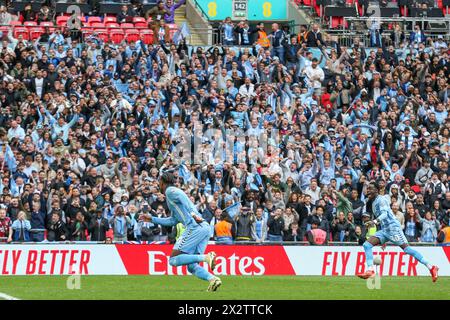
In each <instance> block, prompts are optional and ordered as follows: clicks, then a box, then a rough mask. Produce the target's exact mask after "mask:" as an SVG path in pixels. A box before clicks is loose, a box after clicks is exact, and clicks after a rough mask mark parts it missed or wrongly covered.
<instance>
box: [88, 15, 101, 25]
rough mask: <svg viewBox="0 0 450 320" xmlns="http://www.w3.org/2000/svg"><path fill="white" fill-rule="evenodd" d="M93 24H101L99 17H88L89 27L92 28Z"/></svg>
mask: <svg viewBox="0 0 450 320" xmlns="http://www.w3.org/2000/svg"><path fill="white" fill-rule="evenodd" d="M94 22H102V18H100V17H89V18H88V19H87V23H88V25H89V26H92V24H93V23H94Z"/></svg>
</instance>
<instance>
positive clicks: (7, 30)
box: [0, 26, 10, 34]
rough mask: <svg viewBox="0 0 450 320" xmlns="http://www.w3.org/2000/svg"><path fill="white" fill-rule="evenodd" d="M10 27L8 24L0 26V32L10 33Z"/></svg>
mask: <svg viewBox="0 0 450 320" xmlns="http://www.w3.org/2000/svg"><path fill="white" fill-rule="evenodd" d="M9 29H10V27H8V26H0V32H2V33H3V34H8V32H9Z"/></svg>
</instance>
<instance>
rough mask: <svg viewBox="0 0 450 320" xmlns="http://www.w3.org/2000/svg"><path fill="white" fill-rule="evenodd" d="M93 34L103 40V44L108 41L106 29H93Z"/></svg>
mask: <svg viewBox="0 0 450 320" xmlns="http://www.w3.org/2000/svg"><path fill="white" fill-rule="evenodd" d="M94 32H97V33H98V37H99V38H100V39H102V40H103V42H108V41H109V30H107V29H94Z"/></svg>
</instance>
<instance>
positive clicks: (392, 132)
mask: <svg viewBox="0 0 450 320" xmlns="http://www.w3.org/2000/svg"><path fill="white" fill-rule="evenodd" d="M172 4H173V2H172ZM157 10H158V9H155V12H156V11H157ZM160 14H162V13H158V15H160ZM0 17H1V12H0ZM118 19H121V17H120V15H119V16H118ZM124 19H125V20H126V17H125V18H124ZM265 27H267V26H265V25H264V24H259V25H257V27H256V28H255V29H254V30H250V27H249V24H248V23H247V22H241V23H238V24H236V25H235V24H233V23H232V22H231V20H229V19H227V20H226V21H225V22H224V24H223V28H224V32H225V37H224V41H226V43H224V45H223V46H212V47H194V46H190V45H187V44H186V43H185V41H184V40H182V41H181V42H180V43H179V44H177V45H175V44H173V43H171V40H170V39H166V40H161V41H160V43H158V44H155V45H145V44H144V43H142V42H141V41H137V42H131V43H127V42H124V43H122V44H119V45H114V44H112V43H103V42H102V41H101V39H99V38H96V37H95V36H91V37H88V38H85V39H83V41H78V39H71V38H70V33H69V34H66V33H61V32H58V31H55V33H53V34H51V35H49V36H48V37H44V38H43V37H41V38H39V39H37V40H36V41H33V42H31V41H25V40H23V39H21V38H20V37H19V38H18V39H15V38H13V36H12V34H11V33H9V34H4V35H3V39H2V42H1V47H0V81H1V82H0V177H1V179H0V206H1V208H0V237H1V238H2V239H4V240H5V241H43V240H44V239H46V240H48V241H65V240H72V241H85V240H91V241H105V240H107V238H108V237H110V238H111V239H113V240H114V241H129V240H146V241H167V240H173V239H176V238H177V237H178V236H179V235H180V233H181V232H182V231H183V228H182V226H176V227H174V228H165V227H160V226H156V225H154V224H152V223H151V222H150V219H149V218H148V215H149V214H152V215H157V216H169V215H170V212H169V211H168V209H167V205H166V203H165V196H164V194H161V193H160V192H159V182H158V177H159V175H160V174H161V172H163V171H166V170H171V171H172V172H173V173H174V174H175V175H176V181H177V183H176V185H177V186H179V187H180V188H182V189H183V190H185V192H186V193H187V194H189V195H190V197H191V199H192V201H193V202H194V203H195V204H196V205H197V207H198V210H199V212H200V213H201V214H202V217H203V218H204V219H206V220H207V221H208V222H209V223H210V224H211V238H212V239H214V240H217V241H218V242H221V243H232V242H235V241H257V242H264V241H304V240H308V241H310V242H311V243H313V244H322V243H325V242H326V241H336V242H340V241H356V242H362V241H364V240H365V238H366V237H367V236H368V235H371V234H373V233H374V232H376V227H375V228H374V227H372V228H367V227H366V226H365V224H364V222H365V221H367V220H369V219H372V218H373V216H372V215H373V214H372V207H371V203H370V202H368V201H367V199H366V198H365V190H366V187H367V184H368V182H369V181H371V180H377V181H379V182H380V184H381V185H382V186H383V188H382V190H381V194H383V195H385V196H387V197H389V198H390V201H391V204H392V210H393V212H394V213H395V215H396V216H397V217H398V219H399V221H400V223H401V224H402V226H403V227H404V232H405V234H406V236H407V237H408V240H410V241H414V242H428V243H436V242H443V241H446V240H448V238H449V237H448V236H447V235H448V232H449V230H448V229H449V228H448V219H449V215H450V186H449V179H448V177H449V164H448V161H449V130H450V121H449V119H448V109H449V106H450V102H449V88H448V80H449V66H450V60H449V56H448V55H449V49H448V47H447V42H446V41H444V40H443V39H439V40H435V41H433V40H431V39H430V40H428V39H427V38H426V37H416V36H415V35H413V34H411V35H410V36H408V37H403V38H402V39H397V37H395V36H393V37H391V38H388V39H382V44H383V45H382V46H381V47H379V48H364V46H363V45H362V44H361V43H360V41H358V40H355V42H354V44H353V45H352V46H351V47H343V46H340V45H339V43H338V41H336V40H337V39H333V38H331V37H330V36H328V35H323V34H322V33H321V31H320V28H319V26H317V25H314V26H312V28H310V29H308V28H307V27H305V26H304V27H302V28H301V30H300V32H298V33H289V32H286V30H285V29H284V28H280V26H279V25H278V24H273V25H272V26H271V28H272V31H271V32H266V31H265ZM393 39H394V40H398V41H399V45H398V46H395V47H394V46H393V41H394V40H393ZM241 45H242V46H241ZM312 48H314V49H316V50H317V49H318V50H319V51H320V54H321V57H320V58H319V59H318V58H316V57H313V53H312V51H311V50H312ZM441 230H442V231H441Z"/></svg>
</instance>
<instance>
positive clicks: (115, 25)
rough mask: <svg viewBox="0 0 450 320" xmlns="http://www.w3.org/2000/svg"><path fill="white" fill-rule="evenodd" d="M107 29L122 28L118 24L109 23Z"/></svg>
mask: <svg viewBox="0 0 450 320" xmlns="http://www.w3.org/2000/svg"><path fill="white" fill-rule="evenodd" d="M106 27H107V28H120V25H119V24H118V23H116V22H107V23H106Z"/></svg>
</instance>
